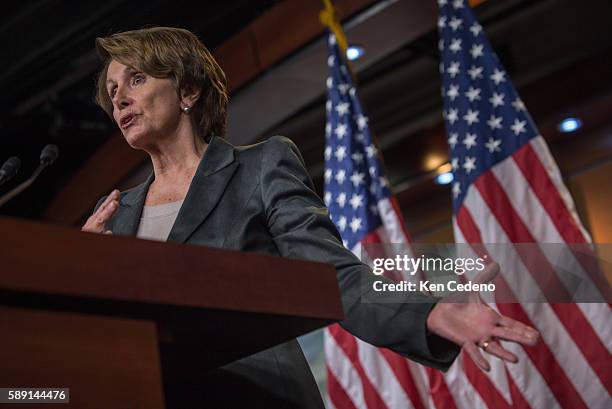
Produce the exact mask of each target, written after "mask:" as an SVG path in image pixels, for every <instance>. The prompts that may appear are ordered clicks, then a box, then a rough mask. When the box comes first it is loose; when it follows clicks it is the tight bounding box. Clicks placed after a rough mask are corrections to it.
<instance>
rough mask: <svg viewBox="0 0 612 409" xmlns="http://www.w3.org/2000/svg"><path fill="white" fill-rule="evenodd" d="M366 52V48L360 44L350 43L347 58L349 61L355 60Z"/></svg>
mask: <svg viewBox="0 0 612 409" xmlns="http://www.w3.org/2000/svg"><path fill="white" fill-rule="evenodd" d="M364 53H365V48H363V46H360V45H349V46H348V48H347V49H346V58H348V59H349V61H355V60H356V59H358V58H359V57H361V56H362V55H363V54H364Z"/></svg>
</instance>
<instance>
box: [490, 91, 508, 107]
mask: <svg viewBox="0 0 612 409" xmlns="http://www.w3.org/2000/svg"><path fill="white" fill-rule="evenodd" d="M505 96H506V95H505V94H504V93H501V94H498V93H497V92H494V93H493V95H492V96H491V98H489V102H490V103H491V104H493V107H494V108H497V107H498V106H502V105H504V97H505Z"/></svg>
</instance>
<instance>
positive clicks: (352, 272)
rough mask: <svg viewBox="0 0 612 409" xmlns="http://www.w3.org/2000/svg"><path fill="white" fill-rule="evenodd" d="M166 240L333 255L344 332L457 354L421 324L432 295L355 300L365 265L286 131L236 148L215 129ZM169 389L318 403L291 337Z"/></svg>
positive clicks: (297, 404) (203, 401)
mask: <svg viewBox="0 0 612 409" xmlns="http://www.w3.org/2000/svg"><path fill="white" fill-rule="evenodd" d="M153 178H154V177H153V174H151V175H150V176H149V178H148V179H147V180H146V181H145V182H144V183H143V184H141V185H139V186H137V187H135V188H133V189H130V190H128V191H126V192H122V193H121V198H120V202H119V209H118V210H117V212H116V214H115V215H114V217H113V218H112V219H111V220H110V221H109V224H108V225H107V227H108V228H109V229H110V230H112V231H113V233H114V234H120V235H135V234H136V231H137V228H138V224H139V220H140V215H141V212H142V208H143V205H144V200H145V197H146V194H147V190H148V187H149V185H150V184H151V182H152V181H153ZM102 200H104V198H102V199H101V201H100V202H99V203H98V205H99V204H100V203H101V202H102ZM168 241H174V242H179V243H188V244H199V245H206V246H212V247H221V248H226V249H234V250H241V251H254V252H260V253H266V254H272V255H278V256H283V257H289V258H296V259H307V260H314V261H321V262H326V263H331V264H333V265H334V266H335V267H336V270H337V274H338V283H339V286H340V291H341V293H342V304H343V307H344V311H345V314H346V319H345V320H344V321H343V322H341V323H340V324H341V325H342V326H343V327H344V328H345V329H346V330H348V331H350V332H351V333H352V334H354V335H355V336H357V337H359V338H361V339H362V340H364V341H366V342H369V343H371V344H373V345H376V346H379V347H386V348H389V349H391V350H393V351H395V352H397V353H399V354H401V355H403V356H405V357H408V358H410V359H412V360H415V361H418V362H421V363H424V364H426V365H429V366H433V367H435V368H439V369H446V368H448V366H449V365H450V364H451V362H452V361H453V359H454V358H455V356H456V355H457V353H458V350H459V348H458V347H457V346H455V345H454V344H452V343H450V342H447V341H445V340H443V339H441V338H439V337H437V336H435V335H433V334H429V333H428V331H427V330H426V325H425V323H426V318H427V314H428V313H429V311H430V310H431V308H432V307H433V306H434V304H435V300H433V299H431V298H429V297H426V296H424V295H419V294H415V295H411V297H413V301H414V298H415V297H417V298H421V301H422V302H420V303H414V302H413V303H399V304H371V303H362V302H360V299H361V289H360V283H359V280H360V275H362V274H363V273H364V272H368V271H369V267H367V266H366V265H364V264H362V263H361V262H360V261H359V260H358V259H357V258H356V257H355V256H354V255H353V254H352V253H351V252H350V251H348V250H347V249H345V248H344V246H343V245H342V241H341V239H340V237H339V234H338V232H337V230H336V228H335V226H334V224H333V223H332V221H331V220H330V218H329V215H328V211H327V209H326V207H325V205H324V204H323V202H322V201H321V199H320V198H319V197H318V196H317V194H316V193H315V191H314V188H313V183H312V180H311V179H310V176H309V175H308V173H307V171H306V169H305V167H304V162H303V159H302V157H301V155H300V152H299V150H298V149H297V147H296V146H295V145H294V144H293V142H291V141H290V140H289V139H287V138H284V137H279V136H275V137H272V138H270V139H269V140H267V141H265V142H262V143H259V144H256V145H251V146H241V147H238V146H232V145H230V144H229V143H228V142H227V141H225V140H224V139H222V138H219V137H213V138H212V140H211V142H210V145H209V146H208V149H207V150H206V152H205V154H204V156H203V158H202V160H201V162H200V164H199V166H198V169H197V171H196V174H195V176H194V178H193V180H192V182H191V186H190V187H189V191H188V193H187V196H186V197H185V201H184V202H183V205H182V207H181V209H180V211H179V214H178V216H177V219H176V222H175V223H174V225H173V227H172V230H171V232H170V235H169V237H168ZM368 275H369V274H368ZM305 279H307V278H305ZM262 330H264V331H265V329H262ZM173 387H175V388H178V389H179V390H180V393H179V395H178V396H176V397H174V399H179V398H180V400H181V401H182V402H183V404H182V405H180V406H179V407H182V408H195V407H211V408H239V407H249V408H259V407H261V408H268V409H270V408H304V409H306V408H308V409H315V408H316V409H321V408H323V407H324V406H323V402H322V400H321V397H320V395H319V392H318V390H317V386H316V384H315V382H314V379H313V377H312V374H311V372H310V370H309V368H308V365H307V363H306V361H305V359H304V356H303V354H302V351H301V349H300V347H299V344H298V343H297V341H296V340H293V341H290V342H287V343H285V344H282V345H278V346H276V347H274V348H271V349H269V350H266V351H263V352H260V353H257V354H255V355H252V356H249V357H247V358H244V359H241V360H239V361H236V362H234V363H231V364H229V365H227V366H225V367H222V368H219V369H217V370H216V371H215V372H214V373H212V374H203V376H202V382H201V383H198V384H197V385H173Z"/></svg>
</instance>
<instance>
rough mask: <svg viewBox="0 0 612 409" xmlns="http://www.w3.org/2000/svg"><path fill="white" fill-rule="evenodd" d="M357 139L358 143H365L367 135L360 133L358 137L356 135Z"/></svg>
mask: <svg viewBox="0 0 612 409" xmlns="http://www.w3.org/2000/svg"><path fill="white" fill-rule="evenodd" d="M355 139H357V141H359V142H361V143H363V142H364V141H365V135H364V134H362V133H358V134H357V135H355Z"/></svg>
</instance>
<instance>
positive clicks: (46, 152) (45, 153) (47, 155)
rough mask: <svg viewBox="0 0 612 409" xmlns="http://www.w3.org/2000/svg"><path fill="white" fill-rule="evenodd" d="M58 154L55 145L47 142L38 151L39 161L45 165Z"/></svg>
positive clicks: (51, 162)
mask: <svg viewBox="0 0 612 409" xmlns="http://www.w3.org/2000/svg"><path fill="white" fill-rule="evenodd" d="M58 156H59V150H58V149H57V146H56V145H53V144H49V145H47V146H45V147H44V148H43V150H42V152H40V163H41V164H44V165H45V166H49V165H52V164H53V162H55V160H56V159H57V157H58Z"/></svg>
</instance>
